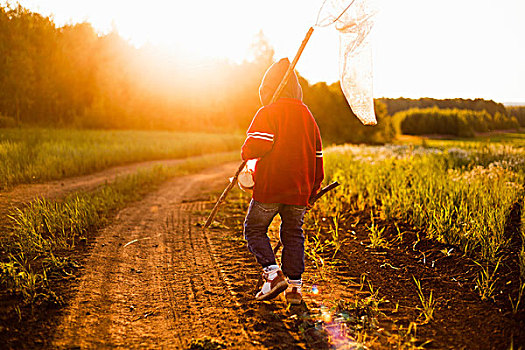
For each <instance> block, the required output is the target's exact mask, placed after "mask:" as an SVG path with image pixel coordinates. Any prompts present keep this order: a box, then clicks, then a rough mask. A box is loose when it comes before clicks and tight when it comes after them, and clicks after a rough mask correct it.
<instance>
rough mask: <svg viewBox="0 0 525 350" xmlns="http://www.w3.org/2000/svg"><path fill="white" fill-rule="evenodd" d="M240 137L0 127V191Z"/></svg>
mask: <svg viewBox="0 0 525 350" xmlns="http://www.w3.org/2000/svg"><path fill="white" fill-rule="evenodd" d="M243 138H244V136H242V135H228V134H205V133H177V132H167V131H101V130H68V129H41V128H27V129H25V128H24V129H0V190H5V189H6V188H8V187H9V186H12V185H16V184H20V183H30V182H40V181H46V180H54V179H60V178H64V177H68V176H75V175H82V174H88V173H91V172H94V171H99V170H102V169H105V168H108V167H111V166H115V165H122V164H127V163H133V162H140V161H147V160H157V159H171V158H185V157H188V156H198V155H203V154H208V153H217V152H225V151H232V150H235V149H239V147H240V145H241V144H242V141H243Z"/></svg>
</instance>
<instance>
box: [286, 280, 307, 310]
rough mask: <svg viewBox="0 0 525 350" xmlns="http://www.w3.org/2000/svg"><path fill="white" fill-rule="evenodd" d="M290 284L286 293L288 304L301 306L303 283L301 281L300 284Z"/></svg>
mask: <svg viewBox="0 0 525 350" xmlns="http://www.w3.org/2000/svg"><path fill="white" fill-rule="evenodd" d="M288 283H289V285H288V289H286V292H284V297H285V298H286V302H287V303H288V304H292V305H300V304H301V303H302V302H303V295H302V294H301V286H302V282H301V281H300V280H299V281H298V282H296V281H288Z"/></svg>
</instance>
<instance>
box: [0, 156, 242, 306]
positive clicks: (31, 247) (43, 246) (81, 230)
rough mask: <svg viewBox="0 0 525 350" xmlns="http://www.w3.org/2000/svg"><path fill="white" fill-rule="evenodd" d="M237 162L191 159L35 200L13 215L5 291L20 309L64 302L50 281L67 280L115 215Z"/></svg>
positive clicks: (5, 246)
mask: <svg viewBox="0 0 525 350" xmlns="http://www.w3.org/2000/svg"><path fill="white" fill-rule="evenodd" d="M235 159H238V154H237V152H231V153H227V154H222V155H220V156H217V155H208V156H203V157H202V158H199V159H193V160H186V161H184V162H182V163H181V164H179V165H177V166H174V167H164V166H155V167H151V168H148V169H145V170H141V171H139V172H137V173H135V174H133V175H129V176H126V177H122V178H119V179H117V180H115V181H114V182H113V183H110V184H106V185H104V186H102V187H100V188H98V189H96V190H94V191H91V192H87V193H85V192H78V193H74V194H71V195H69V196H67V197H66V198H64V199H62V200H60V201H48V200H45V199H39V200H36V201H34V202H32V203H30V204H29V205H27V206H26V207H24V208H22V209H16V210H14V211H13V212H12V214H11V215H10V218H11V221H12V230H11V234H10V235H9V236H7V237H3V239H2V240H1V241H0V243H1V246H0V247H1V251H2V255H3V256H2V258H1V259H0V286H1V287H2V289H4V290H6V291H8V292H9V293H10V294H11V295H14V296H17V297H18V298H19V301H20V305H21V306H23V305H27V304H33V303H35V302H38V301H42V300H51V301H53V302H60V297H59V296H57V295H56V294H55V293H54V292H53V286H52V284H51V283H50V280H49V277H50V276H53V275H59V276H63V275H67V274H68V273H69V271H70V270H71V269H72V268H73V267H74V266H75V263H74V262H73V261H71V260H70V258H69V255H70V252H71V251H72V250H73V249H74V248H75V246H76V245H78V244H79V243H82V242H86V240H87V239H88V237H89V235H90V233H92V232H93V231H95V230H96V229H99V228H101V227H103V226H104V225H106V224H107V222H108V220H109V218H110V217H111V216H112V214H113V213H114V212H115V211H116V210H118V209H120V208H123V207H124V206H126V205H127V204H128V203H130V202H132V201H136V200H138V199H140V198H141V197H142V196H143V195H144V194H145V193H147V192H150V191H151V190H152V189H154V188H155V187H156V186H158V185H159V184H160V183H162V182H163V181H165V180H167V179H168V178H170V177H173V176H176V175H183V174H187V173H191V172H196V171H198V170H201V169H203V168H206V167H209V166H212V165H216V164H220V163H223V162H225V161H232V160H235Z"/></svg>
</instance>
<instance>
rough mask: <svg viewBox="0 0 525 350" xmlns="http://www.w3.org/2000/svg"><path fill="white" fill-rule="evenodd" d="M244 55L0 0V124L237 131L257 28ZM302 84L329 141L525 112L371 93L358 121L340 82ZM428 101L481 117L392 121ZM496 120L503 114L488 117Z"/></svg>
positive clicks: (255, 71) (261, 68)
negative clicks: (208, 52) (195, 54)
mask: <svg viewBox="0 0 525 350" xmlns="http://www.w3.org/2000/svg"><path fill="white" fill-rule="evenodd" d="M252 56H253V59H251V60H249V61H248V60H247V61H243V62H242V63H239V64H236V63H232V62H229V61H218V60H203V61H195V60H189V59H187V58H184V57H180V56H178V55H176V54H169V53H166V52H165V51H162V50H161V49H159V48H157V47H155V46H151V45H145V46H143V47H140V48H136V47H134V46H133V45H132V44H130V43H129V42H127V41H126V40H125V39H123V38H122V37H121V36H119V34H118V33H117V32H116V31H113V32H111V33H109V34H99V33H97V32H96V31H95V29H94V28H93V27H92V26H91V24H89V23H75V24H68V25H65V26H62V27H59V26H57V25H56V24H55V23H54V22H53V20H52V18H49V17H45V16H42V15H40V14H38V13H35V12H31V11H30V10H28V9H25V8H24V7H22V6H20V5H18V6H10V5H6V6H2V7H0V57H1V60H0V73H1V74H0V127H2V126H3V127H12V126H24V125H30V126H46V127H49V126H51V127H73V128H90V129H93V128H96V129H140V130H176V131H204V132H241V131H244V130H246V128H247V127H248V125H249V123H250V120H251V118H252V116H253V115H254V113H255V112H256V111H257V109H258V108H260V102H259V98H258V86H259V83H260V80H261V78H262V76H263V74H264V72H265V70H266V68H267V67H268V66H269V65H270V64H271V63H272V61H273V59H274V51H273V48H272V47H271V45H270V44H269V43H268V41H267V40H266V38H265V37H264V34H263V33H262V32H261V33H260V34H259V35H258V36H257V37H256V38H254V42H253V47H252ZM301 84H302V86H303V90H304V102H305V103H306V104H307V105H308V106H309V108H310V109H311V110H312V112H313V114H314V116H315V117H316V119H317V121H318V124H319V126H320V128H321V132H322V134H323V137H324V139H325V140H326V141H329V142H333V143H342V142H353V143H361V142H366V143H372V144H380V143H385V142H388V141H390V140H392V138H393V137H394V136H395V135H396V133H398V132H407V133H416V134H418V133H443V132H444V133H451V134H455V135H460V134H461V135H463V136H467V135H470V134H471V133H472V132H473V131H484V130H493V129H500V128H509V126H512V127H515V126H517V125H518V124H517V121H516V120H519V122H520V123H521V125H522V126H523V125H525V118H524V117H523V112H520V113H521V114H519V113H518V112H517V111H518V110H516V112H513V113H517V116H516V119H514V120H513V119H512V117H511V116H510V114H509V113H510V112H509V111H508V110H506V109H505V107H504V106H503V105H502V104H499V103H496V102H493V101H486V100H482V99H476V100H464V99H453V100H436V99H431V98H424V99H419V100H411V99H405V98H398V99H387V98H382V99H377V100H376V101H375V107H376V114H377V118H378V121H379V124H378V126H376V127H365V126H362V125H361V124H360V123H359V121H358V120H357V119H356V118H355V117H354V115H353V113H352V111H351V110H350V108H349V107H348V104H347V102H346V100H345V99H344V96H343V94H342V92H341V89H340V87H339V84H338V83H333V84H331V85H328V84H326V83H323V82H320V83H316V84H310V83H309V82H308V81H307V80H306V79H304V78H303V77H301ZM430 107H432V108H434V107H435V108H440V109H451V108H455V109H467V110H472V111H478V112H479V113H481V114H479V113H477V112H476V113H477V114H476V113H470V112H469V116H470V117H468V118H467V119H469V118H470V119H472V118H474V119H476V118H481V119H483V120H482V121H480V122H479V123H478V124H482V125H485V124H487V123H488V124H487V125H486V127H485V126H482V127H471V126H469V127H467V128H466V131H465V132H461V133H458V132H457V130H448V129H447V128H446V125H448V124H447V123H448V122H447V123H445V124H443V125H441V126H439V127H437V126H436V128H434V129H432V130H429V129H428V128H425V129H424V130H419V129H417V128H416V129H414V128H413V127H412V128H411V129H410V127H408V126H407V125H409V124H410V125H411V124H414V122H412V121H407V122H405V123H401V122H399V121H398V123H400V125H401V129H399V128H396V127H395V126H394V125H393V122H392V121H393V118H392V117H391V116H393V115H394V114H396V113H397V112H400V111H404V110H407V109H410V108H420V109H422V110H421V111H423V114H424V116H423V117H422V116H421V115H422V113H421V111H419V112H418V113H415V114H414V113H409V114H407V115H406V116H408V117H409V118H410V119H411V120H412V119H414V118H433V114H432V115H431V114H429V113H427V112H428V111H429V110H427V109H425V108H430ZM403 113H405V112H403ZM444 113H449V112H444ZM405 114H406V113H405ZM438 114H439V113H438ZM487 114H489V115H490V116H491V117H490V118H489V117H487ZM496 115H498V117H496ZM404 116H405V115H404ZM446 118H449V119H450V118H451V117H450V116H449V117H446ZM446 118H445V119H446ZM454 118H455V117H454ZM494 118H496V119H498V120H499V119H502V118H503V119H505V120H506V122H504V123H503V122H502V123H499V124H498V123H492V120H493V119H494ZM398 119H399V117H398ZM441 119H443V118H441ZM456 119H457V118H456ZM460 119H461V118H460ZM470 119H469V120H470ZM489 119H490V120H489ZM507 119H509V120H507ZM443 120H444V119H443ZM467 122H470V121H467ZM419 123H421V122H419ZM438 124H439V123H438ZM456 124H457V123H456ZM492 124H494V125H492ZM500 124H501V126H500ZM432 125H437V124H436V123H433V124H432ZM405 127H407V128H409V129H407V130H405V129H404V128H405ZM443 127H445V129H443Z"/></svg>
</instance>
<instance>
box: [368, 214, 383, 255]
mask: <svg viewBox="0 0 525 350" xmlns="http://www.w3.org/2000/svg"><path fill="white" fill-rule="evenodd" d="M370 219H371V221H372V223H371V224H370V226H368V225H367V226H366V228H367V229H368V230H369V231H370V232H369V233H368V238H369V239H370V247H372V248H383V247H386V246H387V241H386V239H385V238H384V237H383V232H384V231H385V227H383V228H381V229H379V228H378V227H377V224H376V223H375V220H374V212H373V211H371V212H370Z"/></svg>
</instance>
